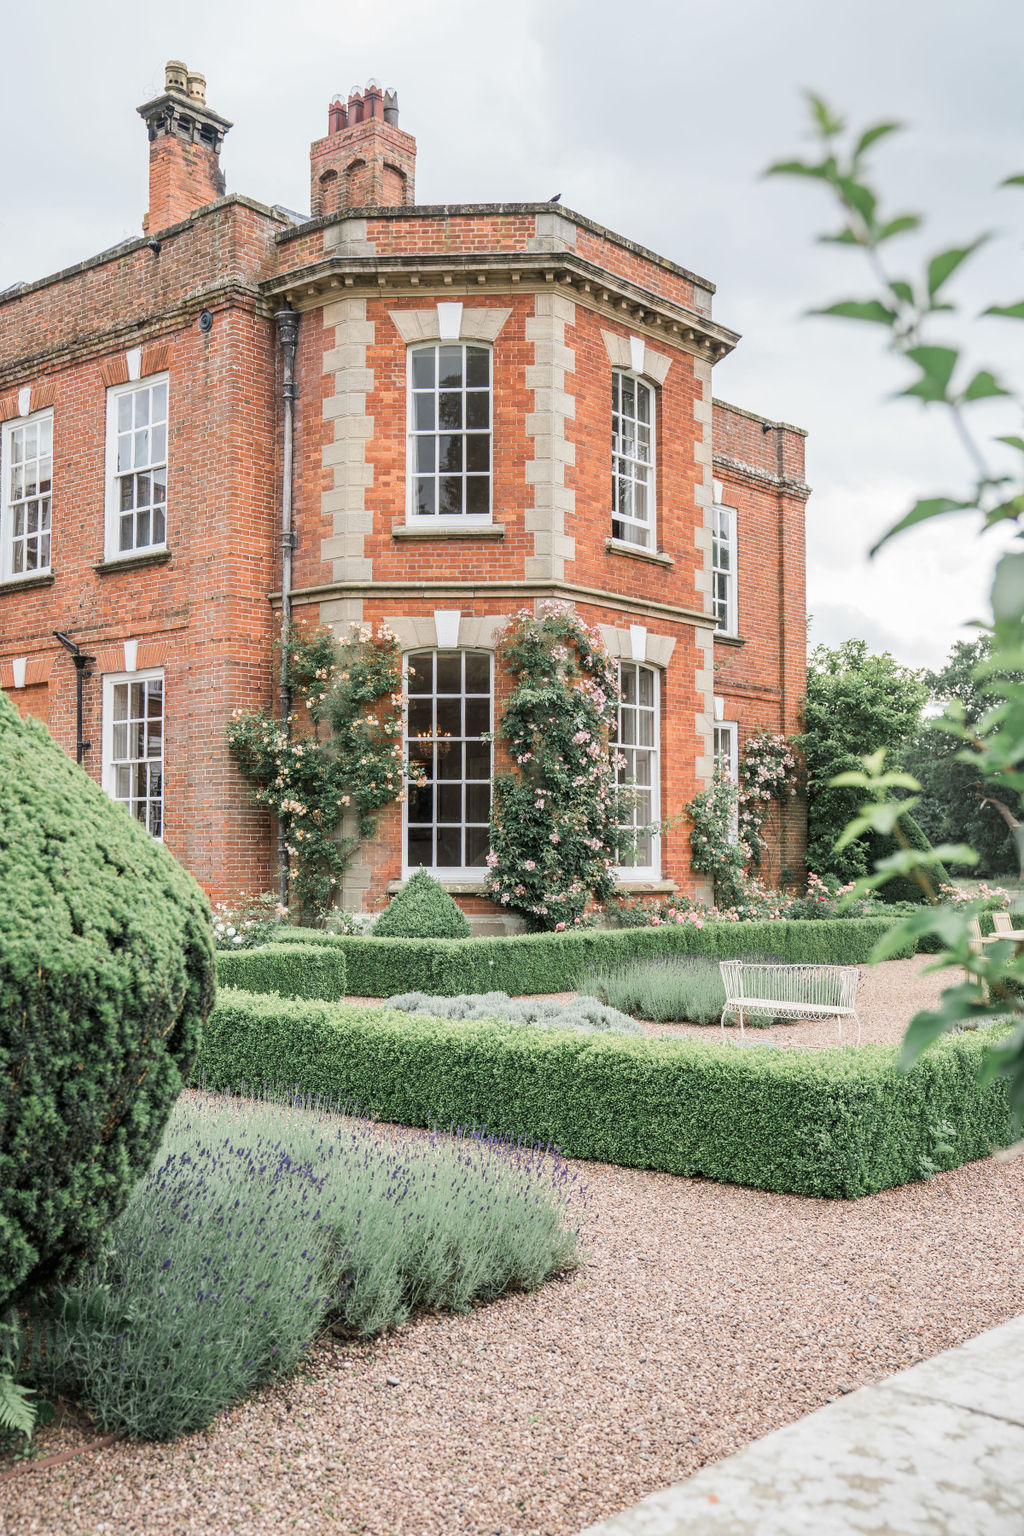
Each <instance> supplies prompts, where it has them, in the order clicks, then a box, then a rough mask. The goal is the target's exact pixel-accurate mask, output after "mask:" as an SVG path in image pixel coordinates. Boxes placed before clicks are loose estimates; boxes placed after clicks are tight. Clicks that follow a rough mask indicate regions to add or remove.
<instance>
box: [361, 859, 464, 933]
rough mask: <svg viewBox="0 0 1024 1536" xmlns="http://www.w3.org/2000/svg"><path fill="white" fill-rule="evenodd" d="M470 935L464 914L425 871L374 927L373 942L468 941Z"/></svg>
mask: <svg viewBox="0 0 1024 1536" xmlns="http://www.w3.org/2000/svg"><path fill="white" fill-rule="evenodd" d="M471 932H472V930H471V928H470V926H469V920H468V919H467V917H466V915H465V913H464V912H463V911H462V910H461V908H460V907H459V906H458V905H457V903H456V902H454V901H453V900H452V898H451V897H450V896H449V894H448V892H447V891H446V890H445V888H444V886H443V885H441V884H440V883H439V882H438V881H437V880H434V879H433V878H432V877H431V876H430V875H428V874H427V872H426V870H425V869H418V870H417V871H416V873H415V874H414V875H413V877H412V879H411V880H408V881H407V882H406V884H405V885H403V887H402V889H401V890H400V891H399V892H398V894H397V896H394V897H393V898H392V899H391V901H389V902H388V904H387V906H386V907H385V908H384V911H383V912H382V913H381V915H380V917H378V919H377V921H376V922H375V923H374V925H373V937H374V938H375V939H378V938H391V939H468V938H469V936H470V933H471Z"/></svg>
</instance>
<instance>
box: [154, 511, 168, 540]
mask: <svg viewBox="0 0 1024 1536" xmlns="http://www.w3.org/2000/svg"><path fill="white" fill-rule="evenodd" d="M165 531H166V530H165V523H164V514H163V510H162V508H160V507H154V508H153V529H152V534H153V543H154V544H162V543H163V542H164V536H165Z"/></svg>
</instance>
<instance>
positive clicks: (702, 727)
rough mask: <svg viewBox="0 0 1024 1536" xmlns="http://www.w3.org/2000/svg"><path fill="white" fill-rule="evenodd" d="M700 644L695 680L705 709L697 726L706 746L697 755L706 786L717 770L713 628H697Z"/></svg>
mask: <svg viewBox="0 0 1024 1536" xmlns="http://www.w3.org/2000/svg"><path fill="white" fill-rule="evenodd" d="M693 636H694V640H695V642H696V646H697V666H696V669H695V671H694V675H693V681H694V687H695V688H696V691H697V695H698V697H699V698H700V699H702V701H703V708H702V709H700V710H699V711H698V712H697V716H696V722H695V723H696V728H697V735H698V737H700V739H701V741H702V743H703V746H702V749H701V751H700V753H699V755H698V757H697V761H696V764H695V773H696V777H697V780H698V782H699V783H700V784H701V785H702V787H704V788H707V786H708V785H709V784H710V783H711V780H712V778H713V776H714V772H715V746H714V741H715V737H714V720H715V696H714V687H715V659H714V650H715V632H714V630H712V629H697V628H695V629H694V632H693Z"/></svg>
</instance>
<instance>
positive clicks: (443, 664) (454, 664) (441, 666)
mask: <svg viewBox="0 0 1024 1536" xmlns="http://www.w3.org/2000/svg"><path fill="white" fill-rule="evenodd" d="M437 691H438V693H461V692H462V652H461V651H438V653H437Z"/></svg>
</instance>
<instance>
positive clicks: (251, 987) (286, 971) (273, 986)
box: [217, 944, 348, 1000]
mask: <svg viewBox="0 0 1024 1536" xmlns="http://www.w3.org/2000/svg"><path fill="white" fill-rule="evenodd" d="M346 971H347V966H346V963H345V956H344V954H343V953H342V952H341V951H340V950H336V949H335V948H333V947H332V946H330V945H323V944H288V945H284V944H280V945H277V944H268V945H266V947H265V948H263V949H239V950H230V949H229V950H220V951H219V952H218V954H217V985H218V986H221V987H240V988H241V989H242V990H243V991H245V992H277V993H278V994H279V995H280V996H281V997H319V998H326V999H328V1000H330V999H333V998H338V997H344V996H345V993H346V992H347V991H348V987H347V985H346Z"/></svg>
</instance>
